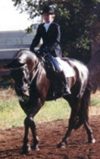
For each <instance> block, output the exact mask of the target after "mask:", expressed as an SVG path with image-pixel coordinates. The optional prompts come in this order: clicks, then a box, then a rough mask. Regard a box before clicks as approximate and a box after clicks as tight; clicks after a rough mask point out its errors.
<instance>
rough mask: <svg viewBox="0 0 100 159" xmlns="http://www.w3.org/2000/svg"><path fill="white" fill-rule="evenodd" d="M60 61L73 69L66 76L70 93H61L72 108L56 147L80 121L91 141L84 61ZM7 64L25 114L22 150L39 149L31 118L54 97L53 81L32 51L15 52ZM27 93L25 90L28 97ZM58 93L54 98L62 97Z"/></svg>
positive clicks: (60, 144)
mask: <svg viewBox="0 0 100 159" xmlns="http://www.w3.org/2000/svg"><path fill="white" fill-rule="evenodd" d="M62 60H63V61H64V62H65V63H66V64H67V65H69V67H70V68H71V69H72V70H73V72H74V76H73V77H68V79H69V83H70V89H71V92H72V93H71V94H70V95H66V96H63V98H64V99H65V100H67V101H68V103H69V105H70V107H71V115H70V119H69V126H68V130H67V132H66V134H65V136H64V138H63V139H62V141H61V142H60V143H59V144H58V146H57V147H59V148H61V147H65V146H66V145H67V143H68V139H69V136H70V134H71V132H72V130H73V129H78V128H79V127H80V126H81V125H82V124H84V127H85V129H86V132H87V135H88V142H90V143H94V142H95V139H94V137H93V131H92V129H91V127H90V126H89V122H88V107H89V101H90V93H91V90H90V83H89V72H88V69H87V67H86V66H85V65H84V64H83V63H81V62H79V61H77V60H75V59H69V58H63V59H62ZM7 67H9V68H11V77H12V78H13V80H14V81H15V90H16V93H17V95H18V97H19V103H20V105H21V107H22V109H23V110H24V112H25V113H26V118H25V121H24V124H25V135H24V141H23V152H24V153H27V152H29V151H30V150H31V149H32V150H38V149H39V148H38V142H39V139H38V136H37V133H36V126H35V122H34V120H33V118H34V117H35V115H36V114H37V112H38V111H39V110H40V108H41V107H42V106H43V105H44V102H45V101H46V100H53V96H51V95H52V89H51V87H52V82H51V81H50V80H49V79H48V78H47V72H46V69H45V66H44V64H43V63H41V61H40V60H39V58H38V57H37V56H36V55H35V54H34V53H32V52H31V51H28V50H21V51H18V52H17V53H16V54H15V56H14V58H13V60H12V62H11V63H10V64H8V65H7ZM59 90H61V89H59ZM26 92H28V96H27V95H26V94H27V93H26ZM61 95H62V94H61V93H60V92H57V94H56V98H55V99H57V98H59V97H61ZM62 115H63V114H62ZM29 128H30V129H31V131H32V136H33V144H32V146H31V147H30V146H29V145H28V141H29V139H28V133H29Z"/></svg>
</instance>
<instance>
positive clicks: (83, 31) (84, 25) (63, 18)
mask: <svg viewBox="0 0 100 159" xmlns="http://www.w3.org/2000/svg"><path fill="white" fill-rule="evenodd" d="M13 2H14V4H15V6H16V7H18V8H19V9H20V10H21V12H24V11H26V12H27V13H28V14H29V16H30V18H31V19H32V18H34V17H35V16H39V15H40V13H41V9H42V7H43V5H45V4H48V5H52V6H53V7H54V8H55V12H56V17H55V21H56V22H57V23H59V24H60V26H61V34H62V37H61V47H62V50H63V56H69V57H73V58H76V59H78V60H82V61H84V62H85V63H88V61H89V59H90V56H91V43H90V42H91V37H90V27H91V25H92V24H93V23H94V21H95V18H96V17H97V14H95V13H94V8H96V6H97V1H96V0H62V1H61V0H13Z"/></svg>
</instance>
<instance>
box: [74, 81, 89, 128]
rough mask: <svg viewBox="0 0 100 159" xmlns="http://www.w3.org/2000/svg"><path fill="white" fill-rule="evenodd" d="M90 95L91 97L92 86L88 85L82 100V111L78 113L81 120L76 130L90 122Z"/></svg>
mask: <svg viewBox="0 0 100 159" xmlns="http://www.w3.org/2000/svg"><path fill="white" fill-rule="evenodd" d="M90 95H91V85H90V83H88V84H87V86H86V89H85V92H84V94H83V96H82V99H81V105H80V110H79V112H78V118H79V120H78V122H77V123H76V125H75V129H78V128H79V127H80V126H81V125H82V124H84V121H87V122H88V117H89V105H90Z"/></svg>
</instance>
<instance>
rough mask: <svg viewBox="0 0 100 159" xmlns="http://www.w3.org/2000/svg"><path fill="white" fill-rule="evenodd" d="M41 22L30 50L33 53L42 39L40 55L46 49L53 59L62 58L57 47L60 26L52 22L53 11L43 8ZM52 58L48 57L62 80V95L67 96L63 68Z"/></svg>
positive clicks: (67, 88)
mask: <svg viewBox="0 0 100 159" xmlns="http://www.w3.org/2000/svg"><path fill="white" fill-rule="evenodd" d="M42 16H43V20H44V21H45V23H43V24H40V25H39V27H38V29H37V33H36V35H35V38H34V39H33V41H32V44H31V46H30V50H31V51H32V52H33V53H34V52H35V50H34V48H35V47H36V46H37V45H38V44H39V42H40V39H41V38H42V40H43V44H42V46H41V47H40V54H42V53H43V52H45V48H46V47H47V48H48V51H49V53H50V54H51V55H52V56H53V57H60V58H61V57H62V51H61V47H60V45H59V43H60V36H61V33H60V26H59V25H58V24H57V23H54V22H53V19H54V16H55V15H54V9H53V8H52V7H50V6H45V7H44V8H43V11H42ZM52 56H50V57H48V58H49V60H51V61H52V62H53V64H54V66H55V68H56V70H57V72H58V75H59V77H60V78H59V79H62V81H63V82H62V84H63V86H64V89H63V92H62V94H65V95H68V94H70V93H71V92H70V89H69V83H68V80H67V78H66V77H65V76H66V75H65V72H64V70H63V68H62V67H61V66H60V65H61V62H60V65H59V62H58V60H59V61H60V58H53V57H52Z"/></svg>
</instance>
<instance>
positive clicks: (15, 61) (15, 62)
mask: <svg viewBox="0 0 100 159" xmlns="http://www.w3.org/2000/svg"><path fill="white" fill-rule="evenodd" d="M23 65H24V63H20V62H19V61H18V59H13V60H12V61H11V62H10V63H8V64H6V65H4V68H12V69H13V68H18V67H21V66H23Z"/></svg>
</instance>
